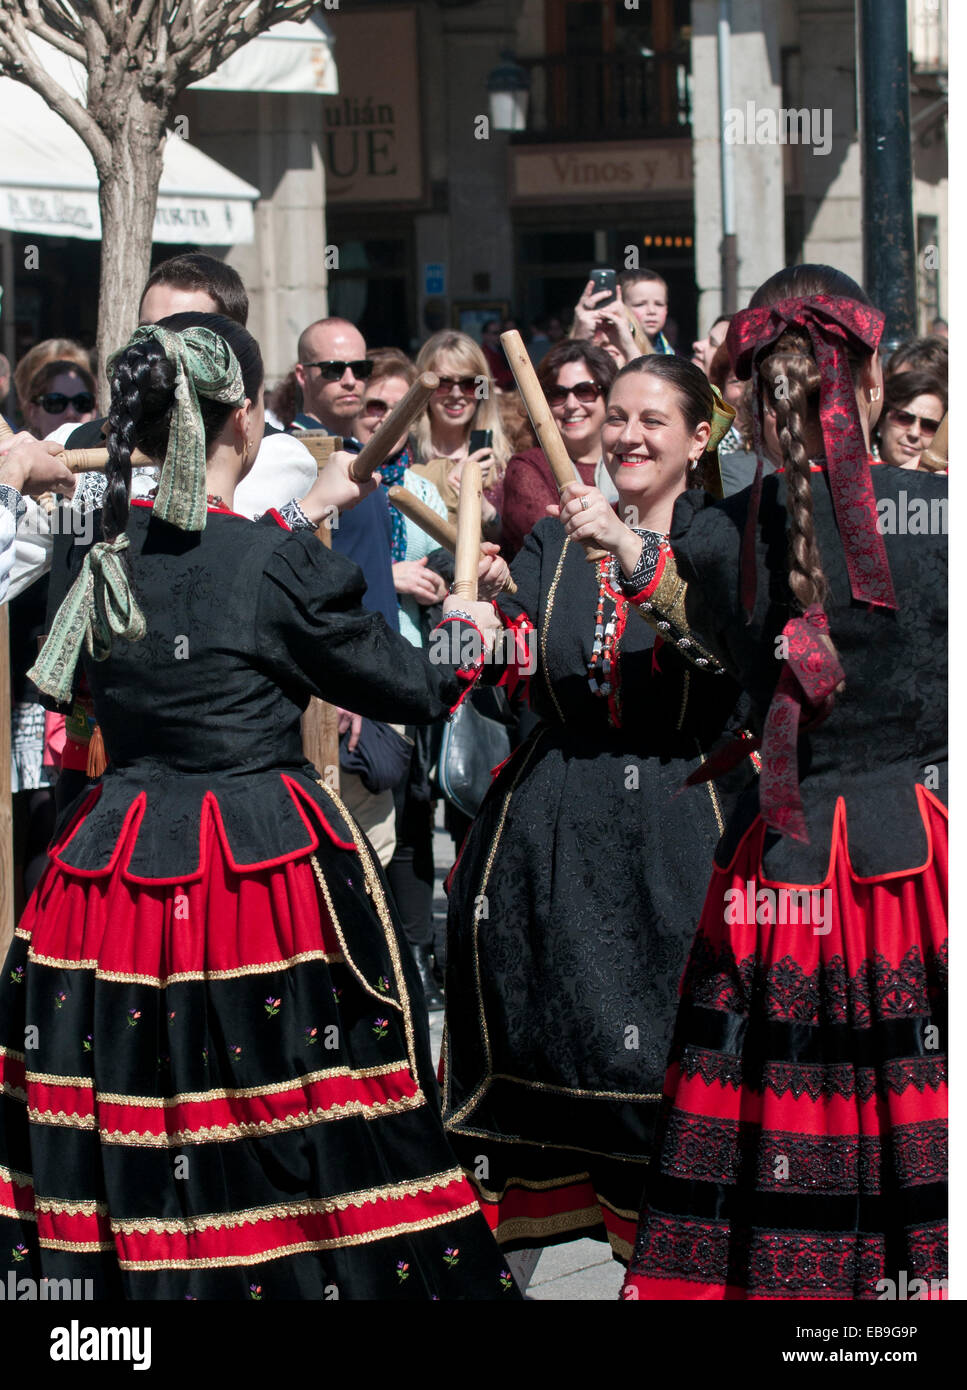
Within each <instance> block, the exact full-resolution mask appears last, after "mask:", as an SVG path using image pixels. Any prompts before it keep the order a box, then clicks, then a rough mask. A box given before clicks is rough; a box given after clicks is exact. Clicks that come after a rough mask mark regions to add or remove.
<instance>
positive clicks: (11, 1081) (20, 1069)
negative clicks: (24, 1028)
mask: <svg viewBox="0 0 967 1390" xmlns="http://www.w3.org/2000/svg"><path fill="white" fill-rule="evenodd" d="M23 987H24V986H23V984H21V985H20V986H19V988H21V989H22V988H23ZM8 1086H12V1087H14V1088H15V1089H16V1090H18V1091H23V1090H26V1087H27V1063H26V1062H22V1061H20V1060H19V1059H18V1058H16V1057H11V1056H10V1054H9V1052H0V1087H3V1088H4V1089H5V1088H6V1087H8Z"/></svg>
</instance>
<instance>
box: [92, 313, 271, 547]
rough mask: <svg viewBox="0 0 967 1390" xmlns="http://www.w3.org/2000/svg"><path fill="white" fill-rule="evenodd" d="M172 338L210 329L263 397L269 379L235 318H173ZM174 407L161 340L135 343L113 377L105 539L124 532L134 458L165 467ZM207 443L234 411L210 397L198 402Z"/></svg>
mask: <svg viewBox="0 0 967 1390" xmlns="http://www.w3.org/2000/svg"><path fill="white" fill-rule="evenodd" d="M159 326H160V327H162V328H167V329H169V330H170V331H171V332H173V333H179V332H181V331H182V330H183V329H185V328H193V327H199V328H210V329H211V331H212V332H213V333H217V334H218V335H219V336H220V337H222V338H224V339H225V341H226V342H227V343H228V345H229V347H231V349H232V351H233V352H234V353H235V356H236V357H237V358H238V362H239V366H240V367H241V369H242V381H243V383H244V386H245V394H246V396H247V397H248V399H249V400H251V401H254V400H256V399H257V398H258V394H259V391H260V390H261V387H262V382H263V379H264V370H263V366H262V355H261V353H260V351H259V346H258V343H257V342H256V341H255V339H254V338H253V337H252V335H251V334H250V333H249V332H247V330H246V329H244V328H242V327H241V326H240V325H239V324H238V323H236V322H235V321H234V320H233V319H229V318H225V317H224V315H222V314H199V313H184V314H172V315H171V316H170V317H169V318H166V319H162V320H161V321H160V324H159ZM174 402H175V369H174V367H173V366H172V365H171V363H170V362H169V361H168V359H167V357H166V356H165V353H164V350H163V348H162V347H161V344H160V343H159V342H158V341H157V340H156V339H151V338H148V339H145V340H143V341H141V342H137V343H134V344H132V345H131V346H130V347H129V348H127V349H126V350H125V351H124V352H123V353H121V355H120V356H119V357H118V358H117V361H116V362H115V364H114V373H113V376H112V378H111V408H110V411H109V413H108V441H107V466H106V468H105V478H106V482H107V486H106V488H105V492H104V500H103V502H102V513H101V529H102V532H103V535H104V538H105V540H109V541H114V540H116V539H117V537H118V535H119V534H120V533H121V532H122V531H123V530H124V529H125V527H126V526H127V522H128V510H129V506H130V496H131V455H132V453H133V451H134V450H135V449H136V448H137V449H140V450H141V452H142V453H144V454H146V455H147V456H148V457H149V458H151V459H156V460H157V461H158V463H160V462H161V461H162V460H163V458H164V457H165V453H166V452H167V448H168V434H169V431H170V428H171V413H172V409H173V407H174ZM199 406H200V408H201V418H202V423H203V425H204V429H205V439H206V440H207V441H208V442H209V443H210V442H211V441H212V440H213V439H215V438H216V437H217V436H218V435H219V434H220V433H221V431H222V428H223V427H224V425H225V422H226V420H227V419H228V418H229V416H230V415H231V413H232V410H233V409H234V407H233V406H231V405H225V404H222V403H220V402H219V401H214V400H211V399H210V398H208V397H206V396H201V397H199Z"/></svg>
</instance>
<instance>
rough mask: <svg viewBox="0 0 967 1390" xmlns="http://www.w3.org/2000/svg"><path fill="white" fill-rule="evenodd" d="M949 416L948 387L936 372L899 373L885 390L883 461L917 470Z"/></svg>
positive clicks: (881, 429)
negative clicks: (921, 459)
mask: <svg viewBox="0 0 967 1390" xmlns="http://www.w3.org/2000/svg"><path fill="white" fill-rule="evenodd" d="M946 413H947V387H946V386H945V384H944V383H943V382H942V381H941V380H940V378H939V377H938V376H935V375H934V374H933V373H932V372H922V371H919V372H895V373H894V374H893V375H892V376H890V377H888V378H887V379H886V381H885V382H884V386H883V414H882V415H881V416H880V422H879V428H878V430H877V434H876V442H877V445H878V449H879V455H880V458H881V459H882V460H883V462H884V463H892V464H893V465H894V467H896V468H916V467H917V466H918V464H919V462H920V455H921V454H922V453H923V451H924V449H926V448H927V446H928V445H929V444H930V443H931V442H932V440H933V437H934V435H935V434H936V433H937V430H938V429H939V428H940V421H941V420H942V419H943V417H944V416H945V415H946Z"/></svg>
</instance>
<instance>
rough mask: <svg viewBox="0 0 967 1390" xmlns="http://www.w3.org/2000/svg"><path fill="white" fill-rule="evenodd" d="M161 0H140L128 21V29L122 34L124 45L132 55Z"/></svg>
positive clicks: (142, 39)
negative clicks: (136, 10) (135, 11)
mask: <svg viewBox="0 0 967 1390" xmlns="http://www.w3.org/2000/svg"><path fill="white" fill-rule="evenodd" d="M161 3H162V0H141V8H140V9H139V10H138V13H137V15H136V16H135V17H134V18H133V19H132V20H131V21H130V23H129V25H128V31H127V33H126V34H125V36H124V42H125V47H126V48H127V50H128V52H129V53H130V54H131V56H132V57H134V55H135V54H136V53H137V52H138V50H139V49H140V47H141V44H142V42H143V41H144V36H145V34H146V33H147V31H148V26H149V25H150V24H151V23H152V21H153V20H154V19H155V17H156V14H157V11H158V7H159V5H160V4H161Z"/></svg>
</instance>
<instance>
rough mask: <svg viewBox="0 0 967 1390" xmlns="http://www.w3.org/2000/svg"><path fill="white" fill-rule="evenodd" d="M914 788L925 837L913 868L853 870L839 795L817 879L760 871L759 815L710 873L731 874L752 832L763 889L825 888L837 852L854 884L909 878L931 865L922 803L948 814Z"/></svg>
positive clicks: (923, 791)
mask: <svg viewBox="0 0 967 1390" xmlns="http://www.w3.org/2000/svg"><path fill="white" fill-rule="evenodd" d="M914 790H915V792H916V795H917V800H918V802H919V803H920V818H921V820H922V821H923V828H924V833H925V834H926V837H927V857H926V859H925V860H924V861H923V863H922V864H917V865H916V866H915V867H914V868H912V869H896V870H895V871H892V872H890V873H887V874H875V875H873V876H871V877H869V878H864V877H863V876H862V875H861V874H858V873H857V872H856V870H855V869H854V868H853V865H852V861H851V860H850V855H849V838H848V835H847V828H846V802H845V800H844V799H843V797H838V798H837V801H836V810H835V812H834V814H833V829H832V834H831V835H830V844H829V860H828V867H827V870H826V874H825V876H824V877H823V878H821V879H817V880H816V881H815V882H813V883H793V882H791V881H790V880H788V879H778V878H766V877H765V874H764V873H763V870H762V846H763V842H764V840H765V836H766V830H767V829H768V827H767V826H766V823H765V821H764V820H763V819H762V817H761V816H756V818H755V820H754V821H753V822H752V824H751V825H750V826H749V828H748V829H747V830H746V831H745V833H744V834H743V836H742V838H741V840H740V841H739V843H738V845H737V846H736V849H735V853H734V854H733V856H732V858H731V859H730V860H729V862H728V864H726V865H725V866H724V867H723V866H722V865H720V864H716V865H715V867H714V870H713V872H714V873H716V874H728V873H731V872H732V870H733V869H734V867H735V863H736V861H737V860H738V858H739V856H740V855H741V854H742V853H743V850H744V847H745V844H746V842H747V840H748V839H749V837H750V836H751V835H758V836H759V852H758V863H759V873H758V876H757V879H756V882H757V884H759V885H761V886H762V887H763V888H793V889H795V888H801V889H807V888H824V887H827V886H828V885H829V884H830V883H831V882H832V878H833V875H834V873H835V870H836V855H837V853H842V855H843V857H844V860H845V862H846V867H847V869H848V871H849V875H850V877H851V878H852V879H853V880H854V882H856V883H888V882H889V881H890V879H895V878H909V877H910V875H912V874H921V873H924V872H925V871H926V870H927V869H929V868H930V867H931V866H932V864H933V857H934V843H933V831H932V829H931V826H930V820H929V816H928V814H927V809H926V804H925V803H927V802H932V803H933V805H934V806H935V807H936V808H937V809H938V810H939V811H941V812H942V813H943V815H944V816H945V817H948V815H949V813H948V811H947V808H946V806H944V804H943V802H942V801H940V800H938V798H937V797H935V796H934V795H933V793H932V792H931V791H928V790H927V788H926V787H923V786H921V785H920V783H919V782H917V783H915V784H914Z"/></svg>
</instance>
